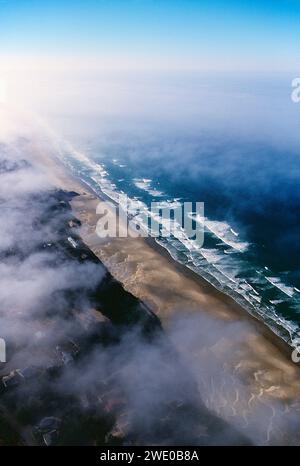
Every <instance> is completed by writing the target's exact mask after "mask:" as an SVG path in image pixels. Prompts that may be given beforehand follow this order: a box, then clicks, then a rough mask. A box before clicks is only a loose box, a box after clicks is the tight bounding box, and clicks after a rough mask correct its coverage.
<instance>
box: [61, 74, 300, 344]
mask: <svg viewBox="0 0 300 466" xmlns="http://www.w3.org/2000/svg"><path fill="white" fill-rule="evenodd" d="M292 78H293V77H292V76H291V77H289V76H281V75H280V76H278V77H275V78H274V77H272V78H270V77H268V76H263V77H259V78H258V77H253V76H252V77H250V78H249V76H248V77H242V78H240V79H239V80H237V79H236V78H234V79H233V78H232V77H230V78H229V77H226V78H224V79H223V80H219V79H216V78H210V79H208V78H207V77H205V78H203V77H199V76H198V75H195V74H192V75H189V76H185V77H182V76H176V77H172V79H170V77H169V76H168V77H164V78H161V77H160V78H158V77H154V78H153V77H152V78H151V79H145V78H141V77H140V78H139V79H137V78H134V79H133V78H131V79H129V78H128V79H127V80H124V82H123V84H122V85H121V84H119V87H118V89H119V91H118V92H119V94H120V95H121V96H122V97H123V101H124V100H125V103H126V105H125V104H124V105H123V107H122V109H121V110H120V108H119V109H118V110H116V111H115V112H112V111H111V110H110V111H108V110H107V109H106V112H104V111H103V110H101V111H100V110H99V111H97V108H98V107H97V105H100V103H99V102H100V101H101V98H100V97H99V96H98V97H97V99H96V100H95V107H92V110H91V111H86V112H85V113H81V114H80V115H79V116H77V117H75V116H74V115H73V116H72V117H70V115H69V114H68V115H65V117H64V120H63V123H64V124H65V131H64V137H66V139H67V140H68V141H71V142H72V146H71V144H69V143H68V144H66V145H64V146H61V147H63V148H62V149H61V151H60V155H61V158H62V160H63V162H64V163H65V164H66V166H67V167H68V168H69V169H70V170H71V171H72V172H73V173H74V174H75V175H76V176H78V177H79V178H81V179H82V180H83V181H84V182H85V183H86V184H87V185H88V186H89V187H90V188H91V189H92V190H93V191H94V192H95V193H96V194H99V195H101V194H103V193H104V194H105V195H106V196H107V197H108V198H109V199H112V200H113V201H114V202H116V203H118V202H119V199H120V197H119V196H120V194H123V195H124V194H126V195H127V196H128V199H129V205H130V213H131V214H132V215H134V213H135V210H136V208H140V209H142V210H144V211H145V212H147V211H149V209H150V205H151V202H153V201H155V202H158V203H161V204H162V205H167V206H170V207H174V206H175V207H176V206H178V205H181V204H182V203H183V202H204V209H205V210H204V216H205V219H204V221H203V218H197V217H194V221H195V222H197V221H198V222H200V223H201V226H203V225H204V244H203V247H201V248H197V247H194V246H193V245H191V244H190V242H187V241H184V240H182V238H181V237H180V235H179V236H176V235H175V236H174V235H171V236H170V237H169V238H165V237H164V238H157V239H156V241H157V242H159V244H160V245H161V246H163V247H164V248H166V249H167V250H168V251H169V253H170V254H171V256H172V257H173V258H174V260H176V261H178V262H180V263H181V264H183V265H185V266H186V267H188V268H190V269H192V270H193V271H194V272H196V273H197V274H199V275H200V276H201V277H203V278H204V279H206V280H207V281H209V282H210V283H211V284H212V285H213V286H215V287H216V288H218V289H219V290H221V291H223V292H224V293H226V294H228V295H230V296H232V297H233V298H234V299H235V300H236V301H237V302H239V303H240V304H242V305H243V306H244V307H245V308H246V309H247V310H248V312H250V313H251V314H253V315H255V316H259V317H260V318H261V319H263V320H264V321H265V322H266V324H267V325H268V326H269V327H271V328H272V329H273V331H274V332H276V333H277V334H278V335H279V336H281V337H282V338H283V339H284V340H286V341H287V342H288V343H290V344H292V345H295V344H296V342H297V338H300V328H299V324H300V317H299V312H300V260H299V259H300V242H299V230H300V222H299V218H300V215H299V214H300V183H299V182H300V170H299V147H300V146H299V142H300V141H299V138H298V125H299V123H300V105H299V108H298V107H297V106H296V105H295V104H293V103H292V102H291V99H290V92H291V89H290V81H291V79H292ZM105 82H106V81H105ZM220 83H221V84H220ZM85 86H87V83H85ZM120 89H121V91H120ZM124 96H126V99H125V98H124ZM131 99H132V100H131ZM164 104H165V107H164ZM75 120H76V121H75ZM74 121H75V123H76V124H74ZM64 124H62V127H63V126H64ZM75 127H77V128H78V127H80V131H77V132H76V131H75V129H74V128H75Z"/></svg>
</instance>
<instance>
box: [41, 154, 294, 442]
mask: <svg viewBox="0 0 300 466" xmlns="http://www.w3.org/2000/svg"><path fill="white" fill-rule="evenodd" d="M37 155H39V157H40V156H41V154H40V151H39V150H38V151H37ZM49 158H50V157H49V154H46V156H45V157H42V159H40V160H39V164H40V166H41V167H43V166H44V168H45V166H46V168H47V171H48V170H50V171H51V174H52V175H53V177H54V179H55V180H56V182H55V184H56V186H59V187H61V188H63V189H68V190H74V191H76V192H78V194H79V195H78V196H77V197H75V198H74V199H73V200H72V202H71V206H72V209H73V213H74V215H75V216H76V217H77V218H78V219H79V220H80V221H81V223H82V227H81V228H80V230H79V234H80V236H81V238H82V240H83V242H84V243H85V244H86V245H87V246H88V247H89V248H90V249H91V250H92V251H93V253H94V254H95V255H96V256H97V257H98V258H99V259H100V260H101V261H102V262H103V263H104V265H105V266H106V268H107V269H108V270H109V272H110V273H111V274H112V275H113V276H114V277H115V278H116V279H117V280H118V281H119V282H121V283H122V284H123V286H124V288H125V289H126V290H127V291H129V292H130V293H132V294H133V295H134V296H136V297H137V298H138V299H140V300H141V301H143V302H144V303H145V304H146V305H148V306H150V308H151V309H152V311H153V312H154V313H155V314H156V315H157V316H158V318H159V319H160V321H161V322H162V326H163V328H164V329H165V331H166V333H167V335H168V334H169V335H170V336H171V338H172V332H173V330H174V322H175V323H176V320H178V319H179V323H180V325H181V320H180V319H183V325H185V324H186V322H189V321H191V322H194V320H195V319H196V323H195V325H194V329H192V331H193V332H196V334H195V335H192V338H191V340H192V347H191V348H190V346H189V345H190V342H189V341H184V342H180V346H179V347H178V348H177V349H178V350H179V351H180V353H181V354H182V355H183V357H185V355H188V356H189V358H190V357H191V353H192V357H193V361H195V363H196V367H198V368H199V369H197V374H196V376H198V375H199V374H200V375H201V370H202V368H203V367H206V366H207V365H209V366H211V367H212V368H214V372H213V374H212V375H210V376H209V377H207V380H202V379H203V378H201V379H200V380H199V384H203V387H202V388H201V390H202V396H204V398H207V399H206V405H207V407H208V408H209V409H211V410H213V411H214V412H215V413H216V414H217V415H219V416H221V417H222V418H224V419H225V420H232V419H234V421H235V422H237V424H238V425H239V424H241V423H243V422H244V423H245V422H246V424H248V422H249V421H248V418H250V417H252V416H254V413H255V416H256V418H258V416H259V412H260V410H264V409H267V410H269V411H270V412H271V413H273V415H272V416H271V418H272V419H273V417H274V416H275V415H276V417H278V418H281V417H282V416H283V415H284V416H294V415H295V414H297V408H298V403H299V402H298V400H299V399H300V372H299V367H298V366H297V364H294V363H293V362H292V360H291V352H292V348H291V347H290V346H289V345H288V343H287V342H285V341H284V340H283V339H282V338H280V336H278V335H276V333H274V332H273V331H272V329H270V328H269V327H268V326H267V325H266V323H265V322H263V320H261V319H260V318H259V317H256V316H253V315H251V314H250V313H249V312H248V311H247V309H244V308H243V307H242V306H241V305H240V304H239V303H237V302H236V301H235V300H234V299H233V298H232V297H231V296H229V295H227V294H225V293H223V292H222V291H220V290H218V289H216V288H215V287H214V286H213V285H212V284H211V283H209V282H208V281H207V280H205V279H204V278H203V277H201V276H199V275H198V274H196V273H195V272H194V271H192V270H191V269H189V268H187V267H185V266H184V265H183V264H180V263H179V262H177V261H175V260H174V259H173V258H172V257H171V255H170V253H169V252H168V251H167V250H166V249H165V248H163V247H162V246H160V245H159V244H158V243H157V242H156V241H155V240H154V238H138V239H136V238H130V237H127V238H113V239H111V238H109V239H101V238H99V237H98V236H97V235H96V233H95V227H96V223H97V221H98V218H99V216H97V215H96V206H97V204H98V203H99V202H101V201H103V200H102V199H101V198H100V196H96V194H95V193H94V192H93V190H92V189H91V188H90V187H89V186H87V185H86V184H85V183H84V181H83V180H80V179H79V178H77V177H76V176H75V175H74V174H73V173H70V172H68V170H67V168H66V167H65V166H64V164H63V162H62V161H60V160H59V159H56V160H54V159H51V160H49ZM103 197H105V196H103ZM104 202H105V200H104ZM197 319H200V320H199V322H198V320H197ZM192 326H193V325H192ZM202 326H203V328H204V330H203V329H202ZM216 328H217V333H216V335H215V334H214V332H215V331H216ZM198 370H199V374H198ZM208 370H210V369H208ZM200 375H199V377H200ZM201 377H202V376H201ZM231 379H232V381H230V382H228V380H231ZM224 380H225V382H226V384H227V383H228V385H229V387H227V388H226V387H225V388H226V391H225V392H226V393H225V392H224V390H225V388H223V386H221V385H222V384H223V381H224ZM211 383H213V387H215V384H216V386H217V387H219V388H217V389H215V388H214V389H213V390H212V389H211V388H210V387H209V385H210V384H211ZM205 384H206V385H205ZM211 391H213V393H210V392H211ZM227 391H228V393H229V394H227ZM224 400H225V401H224ZM295 406H296V408H295ZM299 409H300V406H299ZM232 413H234V414H232ZM274 413H276V414H274ZM294 413H295V414H294ZM265 422H266V423H269V422H273V421H270V419H269V416H267V417H266V420H265ZM260 424H262V425H261V426H260V425H259V427H258V430H259V428H262V429H264V433H266V444H267V443H268V441H269V440H268V437H269V429H270V428H271V427H270V426H269V427H268V425H267V424H266V425H265V426H263V423H262V422H261V423H260ZM255 429H257V428H255ZM274 429H275V428H274ZM271 430H273V427H272V428H271ZM260 435H261V436H262V434H260ZM291 435H293V437H294V439H292V438H291V439H288V440H287V439H285V440H284V441H282V443H283V444H285V443H288V444H296V443H297V442H299V439H297V433H295V432H289V431H287V433H286V436H291ZM295 437H296V439H295ZM294 442H296V443H294ZM262 444H264V442H262ZM277 444H280V441H279V443H277Z"/></svg>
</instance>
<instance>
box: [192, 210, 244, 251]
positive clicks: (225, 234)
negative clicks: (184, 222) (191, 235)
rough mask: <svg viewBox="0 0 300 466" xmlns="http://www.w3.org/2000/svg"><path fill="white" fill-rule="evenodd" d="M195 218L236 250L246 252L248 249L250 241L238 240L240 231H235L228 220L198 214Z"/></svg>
mask: <svg viewBox="0 0 300 466" xmlns="http://www.w3.org/2000/svg"><path fill="white" fill-rule="evenodd" d="M194 220H195V221H196V222H198V223H200V224H202V225H204V227H205V228H206V229H207V230H208V231H210V232H211V233H212V234H213V235H214V236H216V237H217V238H219V239H220V240H221V241H222V242H223V243H225V244H227V245H228V246H230V247H232V248H233V249H234V250H236V251H239V252H244V251H246V250H247V249H248V247H249V243H247V242H246V241H239V240H237V237H238V233H236V232H233V230H232V228H231V226H230V225H229V224H228V223H227V222H219V221H218V220H209V219H208V218H206V217H201V216H200V215H196V217H195V219H194Z"/></svg>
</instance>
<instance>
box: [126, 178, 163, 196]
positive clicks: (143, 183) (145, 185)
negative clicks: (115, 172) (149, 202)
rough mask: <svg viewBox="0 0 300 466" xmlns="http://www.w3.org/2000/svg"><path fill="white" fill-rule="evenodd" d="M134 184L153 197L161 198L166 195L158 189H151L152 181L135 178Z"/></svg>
mask: <svg viewBox="0 0 300 466" xmlns="http://www.w3.org/2000/svg"><path fill="white" fill-rule="evenodd" d="M133 182H134V185H135V186H136V187H137V188H139V189H142V190H143V191H146V192H147V193H148V194H150V195H151V196H154V197H159V196H163V194H164V193H163V192H162V191H158V189H156V188H151V183H152V180H150V179H147V178H134V180H133Z"/></svg>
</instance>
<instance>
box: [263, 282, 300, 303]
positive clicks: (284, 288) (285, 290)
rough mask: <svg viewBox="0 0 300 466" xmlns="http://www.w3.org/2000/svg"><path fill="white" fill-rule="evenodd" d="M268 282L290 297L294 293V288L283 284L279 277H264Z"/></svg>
mask: <svg viewBox="0 0 300 466" xmlns="http://www.w3.org/2000/svg"><path fill="white" fill-rule="evenodd" d="M265 279H266V280H268V282H270V283H271V284H272V285H273V286H275V287H276V288H278V290H280V291H282V293H284V294H286V295H287V296H289V297H290V298H292V297H293V295H294V289H293V288H292V287H291V286H288V285H285V284H284V283H282V282H281V280H280V278H278V277H265Z"/></svg>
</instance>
